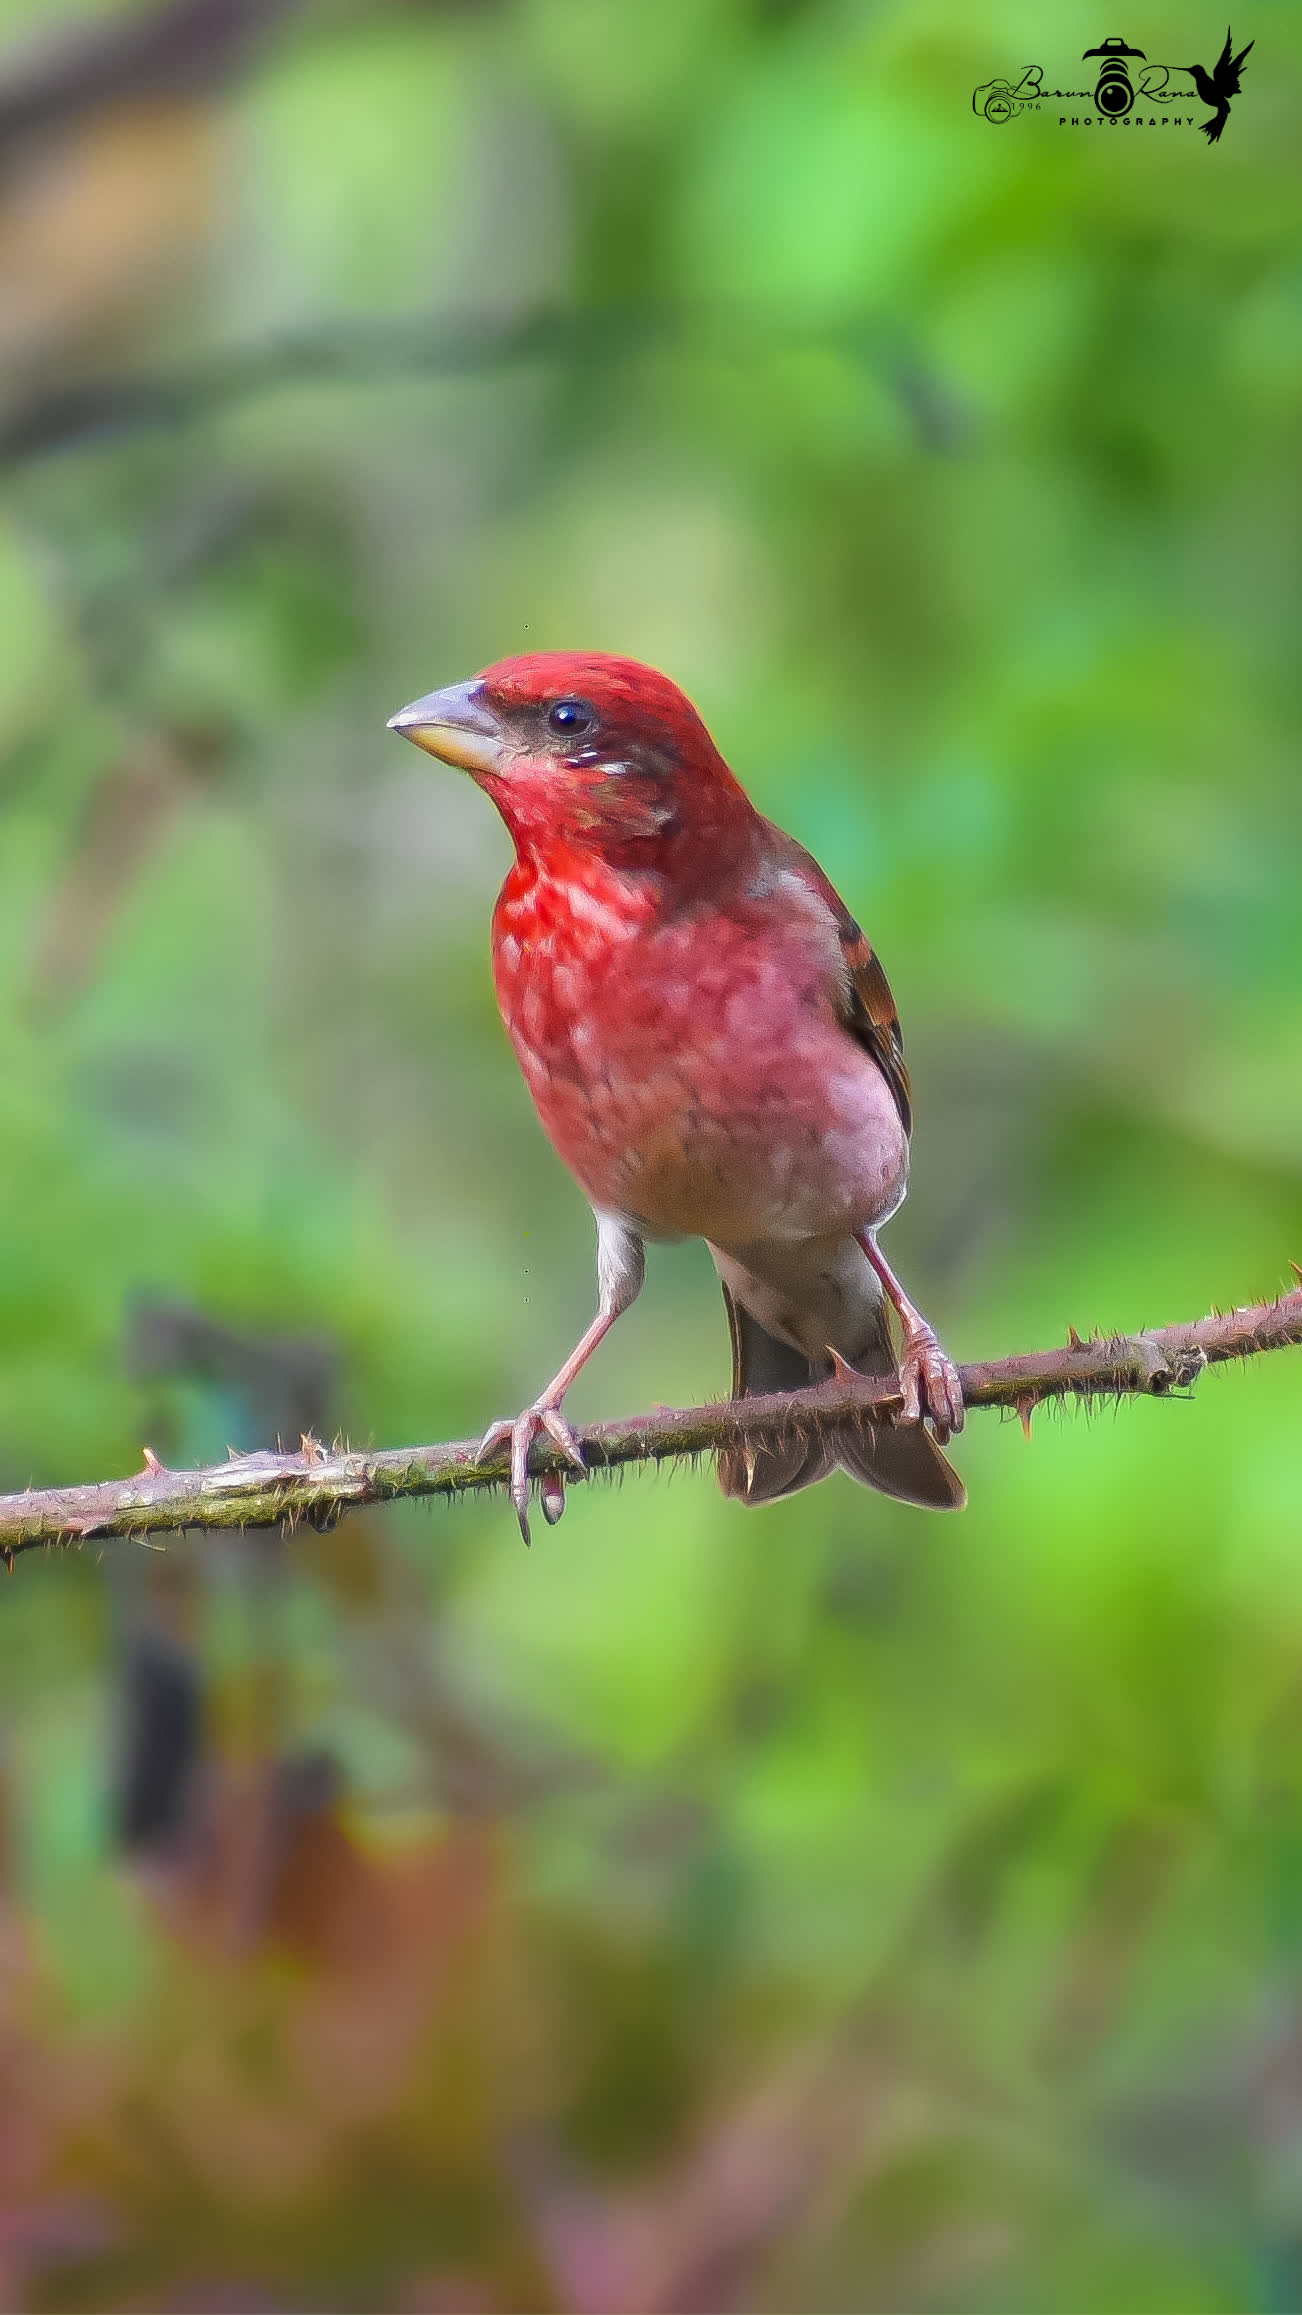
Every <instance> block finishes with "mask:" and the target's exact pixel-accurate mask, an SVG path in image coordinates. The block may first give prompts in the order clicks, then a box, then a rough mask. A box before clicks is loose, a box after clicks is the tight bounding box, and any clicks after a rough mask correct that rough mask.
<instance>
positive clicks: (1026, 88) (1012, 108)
mask: <svg viewBox="0 0 1302 2315" xmlns="http://www.w3.org/2000/svg"><path fill="white" fill-rule="evenodd" d="M1041 69H1042V68H1041V67H1040V66H1039V65H1038V64H1028V66H1027V68H1026V70H1025V72H1024V73H1023V74H1022V77H1021V79H1020V80H1018V81H1012V80H1008V79H1000V80H983V81H982V83H981V86H980V88H975V89H973V91H972V110H973V112H974V113H979V114H981V115H982V116H983V117H984V119H986V120H988V121H993V122H994V123H995V124H996V126H998V125H999V124H1000V123H1002V122H1003V121H1011V120H1012V119H1013V118H1014V116H1015V114H1017V113H1019V112H1020V111H1021V109H1022V107H1023V105H1029V104H1037V103H1038V102H1039V99H1040V97H1041V95H1042V94H1043V91H1042V89H1041V86H1040V80H1041Z"/></svg>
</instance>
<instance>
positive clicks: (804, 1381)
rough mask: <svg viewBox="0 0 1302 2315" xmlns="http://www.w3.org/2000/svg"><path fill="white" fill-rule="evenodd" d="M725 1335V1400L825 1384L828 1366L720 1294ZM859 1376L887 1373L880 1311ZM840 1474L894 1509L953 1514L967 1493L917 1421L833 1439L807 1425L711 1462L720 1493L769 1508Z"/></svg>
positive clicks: (887, 1346) (871, 1426) (890, 1359)
mask: <svg viewBox="0 0 1302 2315" xmlns="http://www.w3.org/2000/svg"><path fill="white" fill-rule="evenodd" d="M723 1299H724V1301H725V1302H726V1304H727V1306H728V1325H729V1328H730V1329H731V1333H732V1395H733V1397H734V1398H736V1399H740V1398H747V1397H756V1396H759V1395H760V1394H762V1393H764V1392H767V1391H803V1390H807V1389H808V1388H809V1385H810V1384H811V1383H818V1382H825V1381H826V1379H827V1377H828V1375H829V1374H830V1373H831V1371H832V1368H831V1361H830V1360H828V1361H826V1362H825V1363H824V1364H823V1366H822V1367H821V1368H816V1367H814V1366H813V1365H812V1364H811V1363H810V1361H809V1360H808V1359H807V1358H806V1357H805V1355H804V1352H803V1351H799V1350H796V1349H794V1348H793V1347H792V1345H791V1344H790V1343H786V1342H781V1341H779V1339H778V1337H777V1336H776V1335H772V1334H769V1333H767V1332H766V1330H765V1328H764V1327H762V1326H761V1325H760V1323H759V1320H758V1319H757V1318H752V1316H751V1314H750V1312H749V1311H748V1310H746V1309H745V1308H744V1307H743V1305H742V1304H741V1303H739V1302H738V1301H737V1300H736V1299H735V1297H734V1296H733V1295H732V1294H730V1292H729V1291H728V1288H727V1287H726V1286H725V1287H724V1289H723ZM854 1364H855V1368H856V1371H857V1372H858V1373H860V1374H864V1375H892V1374H894V1372H895V1356H894V1352H893V1351H892V1349H891V1342H890V1336H889V1333H888V1331H887V1326H886V1319H885V1313H884V1312H883V1314H882V1319H881V1327H880V1333H879V1336H878V1337H877V1338H876V1339H875V1340H874V1341H873V1342H872V1344H871V1345H870V1347H869V1349H868V1350H867V1351H865V1352H864V1353H863V1354H861V1356H860V1357H859V1358H857V1359H856V1360H855V1362H854ZM838 1469H840V1470H842V1471H848V1472H849V1473H850V1475H851V1477H852V1478H853V1479H859V1480H861V1481H862V1482H863V1484H864V1486H865V1487H876V1488H878V1489H879V1490H880V1492H881V1493H882V1494H883V1495H894V1496H897V1497H898V1499H899V1501H900V1502H901V1503H916V1504H919V1505H921V1506H922V1507H923V1508H925V1509H927V1510H931V1511H960V1510H961V1509H962V1507H963V1505H964V1503H966V1501H967V1493H966V1490H965V1488H964V1486H963V1482H962V1480H961V1479H960V1478H959V1475H958V1473H957V1471H956V1470H955V1469H954V1466H953V1464H952V1463H950V1462H949V1461H948V1459H947V1458H946V1457H945V1456H944V1455H942V1453H941V1451H940V1449H939V1447H938V1446H937V1445H936V1442H935V1440H934V1439H933V1438H932V1437H931V1434H930V1432H928V1431H926V1430H924V1429H923V1427H922V1425H921V1423H909V1424H892V1423H871V1422H868V1421H867V1420H865V1421H864V1422H863V1423H861V1424H860V1426H859V1428H858V1430H857V1431H849V1430H842V1431H838V1432H837V1433H836V1435H835V1436H834V1437H832V1436H829V1435H828V1434H827V1433H826V1432H822V1431H820V1430H819V1429H818V1428H817V1427H816V1426H813V1425H811V1426H810V1428H809V1429H807V1430H800V1431H795V1430H793V1431H792V1432H791V1433H790V1435H789V1436H788V1437H787V1438H786V1439H784V1440H782V1441H779V1442H776V1443H774V1444H773V1445H771V1446H770V1445H768V1444H748V1445H746V1446H743V1447H726V1448H725V1449H724V1451H723V1453H722V1454H721V1455H720V1457H719V1485H720V1486H721V1487H722V1489H723V1492H724V1494H725V1495H731V1496H734V1497H735V1498H736V1499H737V1500H738V1501H739V1502H741V1503H776V1502H777V1500H778V1498H779V1497H780V1496H782V1495H794V1494H795V1493H796V1492H797V1490H798V1489H799V1488H801V1487H812V1486H813V1485H814V1483H815V1481H816V1480H818V1479H825V1478H826V1477H827V1475H828V1473H829V1471H835V1470H838Z"/></svg>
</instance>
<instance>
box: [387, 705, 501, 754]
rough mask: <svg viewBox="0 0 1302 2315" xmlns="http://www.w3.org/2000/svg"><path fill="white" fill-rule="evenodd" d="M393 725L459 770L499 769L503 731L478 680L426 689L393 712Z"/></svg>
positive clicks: (391, 728) (406, 737) (409, 738)
mask: <svg viewBox="0 0 1302 2315" xmlns="http://www.w3.org/2000/svg"><path fill="white" fill-rule="evenodd" d="M389 729H390V731H398V732H401V733H402V736H403V738H404V739H406V740H414V741H415V743H416V746H417V747H418V748H424V750H425V753H426V755H429V756H439V757H440V758H441V759H442V761H443V762H444V763H445V764H453V765H455V767H456V769H457V770H458V771H459V772H495V771H497V770H498V769H499V768H500V766H501V761H502V734H501V732H500V730H499V728H498V724H497V720H496V718H495V716H494V715H493V713H492V710H491V709H490V708H488V707H486V706H485V704H484V700H483V697H482V694H481V692H480V688H479V685H478V683H449V684H447V685H446V686H445V687H444V689H443V690H442V691H428V692H426V694H425V697H424V698H423V699H413V701H412V703H411V705H410V707H400V708H399V710H398V712H397V714H396V715H391V716H390V718H389Z"/></svg>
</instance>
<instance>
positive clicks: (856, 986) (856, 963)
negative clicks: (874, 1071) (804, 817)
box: [784, 837, 913, 1133]
mask: <svg viewBox="0 0 1302 2315" xmlns="http://www.w3.org/2000/svg"><path fill="white" fill-rule="evenodd" d="M786 845H788V846H789V847H790V850H789V852H788V854H787V857H788V861H789V864H790V866H791V867H793V868H794V869H795V870H796V872H797V874H798V875H799V876H800V877H801V878H802V879H803V881H804V882H805V883H806V884H807V885H808V886H809V887H810V889H811V890H812V891H814V892H816V893H817V894H818V896H819V898H820V899H821V900H824V901H825V902H826V903H827V906H828V908H829V909H830V910H831V913H832V916H833V919H834V921H835V924H836V935H837V939H838V940H839V942H840V944H841V954H842V956H843V958H844V959H845V979H844V981H843V983H842V986H841V988H840V990H839V992H838V1004H837V1010H838V1012H839V1014H840V1016H841V1019H842V1021H843V1022H844V1024H845V1027H846V1028H847V1029H848V1030H849V1032H850V1034H851V1036H852V1037H854V1038H855V1039H857V1041H858V1043H859V1044H860V1045H862V1046H863V1047H864V1050H865V1051H866V1052H868V1053H871V1055H872V1057H873V1060H874V1061H875V1062H876V1063H877V1066H878V1068H879V1069H880V1070H881V1073H882V1075H883V1077H884V1078H885V1079H886V1082H887V1084H888V1085H889V1087H890V1089H891V1092H892V1093H893V1094H894V1096H895V1106H896V1108H897V1109H898V1111H899V1113H900V1123H901V1124H902V1126H903V1127H904V1130H905V1132H906V1133H911V1132H912V1131H913V1094H912V1089H911V1087H910V1084H909V1072H908V1070H907V1068H906V1067H905V1063H904V1036H903V1032H902V1030H901V1028H900V1016H899V1014H898V1013H897V1012H896V1010H895V999H894V997H893V996H892V995H891V985H890V982H889V981H888V980H887V978H886V974H885V972H884V971H883V969H882V963H881V959H880V957H879V956H878V955H877V952H876V950H875V949H874V948H873V946H872V943H871V942H870V940H869V939H868V937H867V934H866V933H865V932H864V931H863V929H862V927H861V926H860V925H858V924H856V922H855V920H854V918H853V917H852V916H851V914H850V911H849V909H848V908H847V907H846V905H845V902H844V901H843V900H842V898H841V895H840V893H839V892H838V891H837V889H836V886H835V885H834V884H833V883H832V880H831V878H830V877H828V876H825V875H824V874H823V871H822V869H821V868H820V867H819V865H818V862H817V861H816V860H814V859H813V858H811V856H810V854H809V853H808V852H806V851H805V850H804V849H803V848H802V847H801V846H800V845H799V844H796V843H794V842H793V841H792V839H791V838H789V837H788V838H787V839H786ZM784 849H785V847H784Z"/></svg>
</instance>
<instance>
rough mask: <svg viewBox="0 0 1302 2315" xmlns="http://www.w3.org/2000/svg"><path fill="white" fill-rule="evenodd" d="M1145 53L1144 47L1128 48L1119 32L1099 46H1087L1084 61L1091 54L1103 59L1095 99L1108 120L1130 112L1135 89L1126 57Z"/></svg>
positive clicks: (1119, 117)
mask: <svg viewBox="0 0 1302 2315" xmlns="http://www.w3.org/2000/svg"><path fill="white" fill-rule="evenodd" d="M1143 54H1144V51H1143V49H1142V48H1128V47H1127V45H1126V43H1125V41H1124V40H1122V39H1121V38H1120V37H1119V35H1118V34H1116V33H1114V34H1113V35H1112V36H1111V38H1110V39H1108V40H1104V41H1101V42H1100V43H1099V46H1098V47H1097V48H1087V49H1086V51H1085V56H1084V57H1083V58H1082V60H1081V61H1082V63H1083V62H1085V61H1087V60H1088V58H1090V57H1091V56H1101V57H1102V58H1103V64H1102V67H1101V69H1100V72H1099V77H1098V81H1097V83H1096V85H1095V89H1094V102H1095V104H1096V106H1097V107H1098V110H1099V111H1100V112H1101V113H1102V115H1103V118H1104V119H1105V120H1108V121H1119V120H1121V119H1122V117H1123V116H1124V115H1125V114H1126V113H1128V112H1129V110H1130V108H1131V106H1132V105H1133V103H1134V101H1135V91H1134V89H1133V87H1132V86H1131V80H1130V68H1129V66H1128V65H1127V63H1126V58H1127V57H1128V56H1139V57H1142V56H1143Z"/></svg>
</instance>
